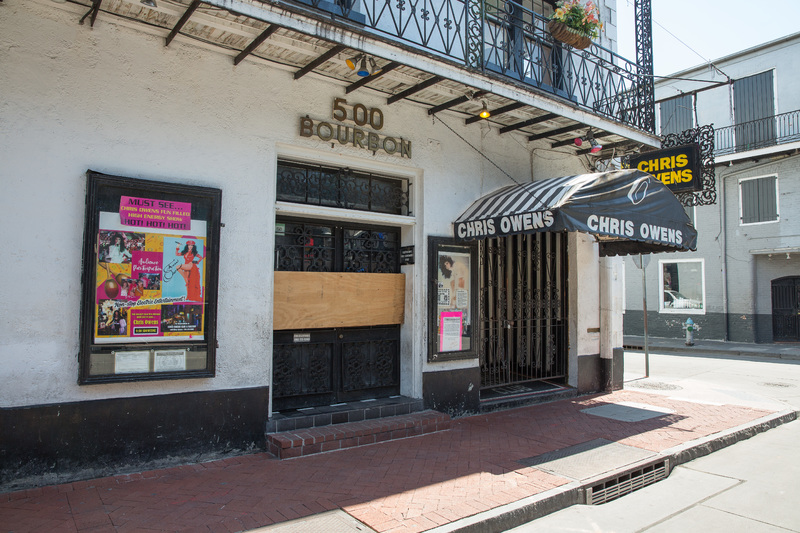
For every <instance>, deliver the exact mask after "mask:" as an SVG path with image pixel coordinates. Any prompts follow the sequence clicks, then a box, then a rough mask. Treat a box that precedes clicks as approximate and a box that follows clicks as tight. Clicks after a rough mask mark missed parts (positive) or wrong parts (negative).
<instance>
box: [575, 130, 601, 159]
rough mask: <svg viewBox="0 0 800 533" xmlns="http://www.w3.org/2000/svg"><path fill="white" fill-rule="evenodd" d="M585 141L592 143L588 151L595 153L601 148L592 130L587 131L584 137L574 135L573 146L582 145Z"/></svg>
mask: <svg viewBox="0 0 800 533" xmlns="http://www.w3.org/2000/svg"><path fill="white" fill-rule="evenodd" d="M587 141H588V142H589V144H591V145H592V147H591V148H590V149H589V153H591V154H596V153H597V152H599V151H600V150H602V149H603V146H602V145H601V144H600V143H598V142H597V140H596V139H595V138H594V134H592V130H589V131H587V132H586V136H585V137H576V138H575V146H582V145H583V143H585V142H587Z"/></svg>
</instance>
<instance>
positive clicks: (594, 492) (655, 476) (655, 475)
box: [585, 459, 669, 505]
mask: <svg viewBox="0 0 800 533" xmlns="http://www.w3.org/2000/svg"><path fill="white" fill-rule="evenodd" d="M668 476H669V459H662V460H660V461H657V462H655V463H652V464H649V465H646V466H642V467H639V468H637V469H635V470H631V471H629V472H625V473H623V474H618V475H616V476H615V477H613V478H610V479H607V480H605V481H603V482H601V483H596V484H593V485H592V486H590V487H586V489H585V493H586V504H587V505H600V504H603V503H607V502H610V501H612V500H616V499H617V498H620V497H622V496H625V495H626V494H630V493H631V492H633V491H635V490H639V489H641V488H644V487H646V486H648V485H652V484H653V483H656V482H658V481H661V480H662V479H666V478H667V477H668Z"/></svg>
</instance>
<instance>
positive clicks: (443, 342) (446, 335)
mask: <svg viewBox="0 0 800 533" xmlns="http://www.w3.org/2000/svg"><path fill="white" fill-rule="evenodd" d="M463 316H464V313H462V312H461V311H445V312H442V313H439V351H440V352H457V351H459V350H461V340H462V333H463V331H464V318H463Z"/></svg>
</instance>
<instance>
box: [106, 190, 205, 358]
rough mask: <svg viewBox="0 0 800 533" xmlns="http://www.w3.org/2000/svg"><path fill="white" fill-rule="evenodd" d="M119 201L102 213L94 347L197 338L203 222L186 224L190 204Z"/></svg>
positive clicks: (200, 335)
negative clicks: (114, 208) (117, 209)
mask: <svg viewBox="0 0 800 533" xmlns="http://www.w3.org/2000/svg"><path fill="white" fill-rule="evenodd" d="M129 202H134V203H135V204H138V205H137V206H135V207H133V208H131V207H128V208H127V209H126V207H125V204H126V203H129ZM160 203H161V204H164V202H160ZM121 204H122V205H121V209H120V212H119V213H108V212H101V213H100V230H99V235H98V239H97V265H96V267H97V268H96V271H97V276H96V281H95V287H96V298H95V325H96V328H95V342H97V343H109V342H114V343H118V342H126V343H127V342H163V341H167V340H176V341H177V340H181V341H185V340H203V332H204V316H203V315H204V313H203V310H204V305H203V303H204V296H205V295H204V293H205V278H206V276H205V262H204V261H203V259H204V257H205V244H206V236H205V223H203V222H202V221H192V220H190V217H189V213H191V206H190V205H189V204H181V205H178V206H176V205H174V204H173V203H169V204H168V206H167V207H160V206H158V203H157V201H156V200H149V199H131V198H130V197H124V196H123V197H122V201H121ZM167 221H176V222H175V223H170V222H167ZM178 221H179V222H178ZM178 228H181V229H189V230H190V231H191V234H185V233H181V234H179V233H177V232H175V229H178Z"/></svg>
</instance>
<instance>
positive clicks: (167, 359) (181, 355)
mask: <svg viewBox="0 0 800 533" xmlns="http://www.w3.org/2000/svg"><path fill="white" fill-rule="evenodd" d="M153 370H154V371H155V372H175V371H179V370H186V350H159V351H157V352H154V361H153Z"/></svg>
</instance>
